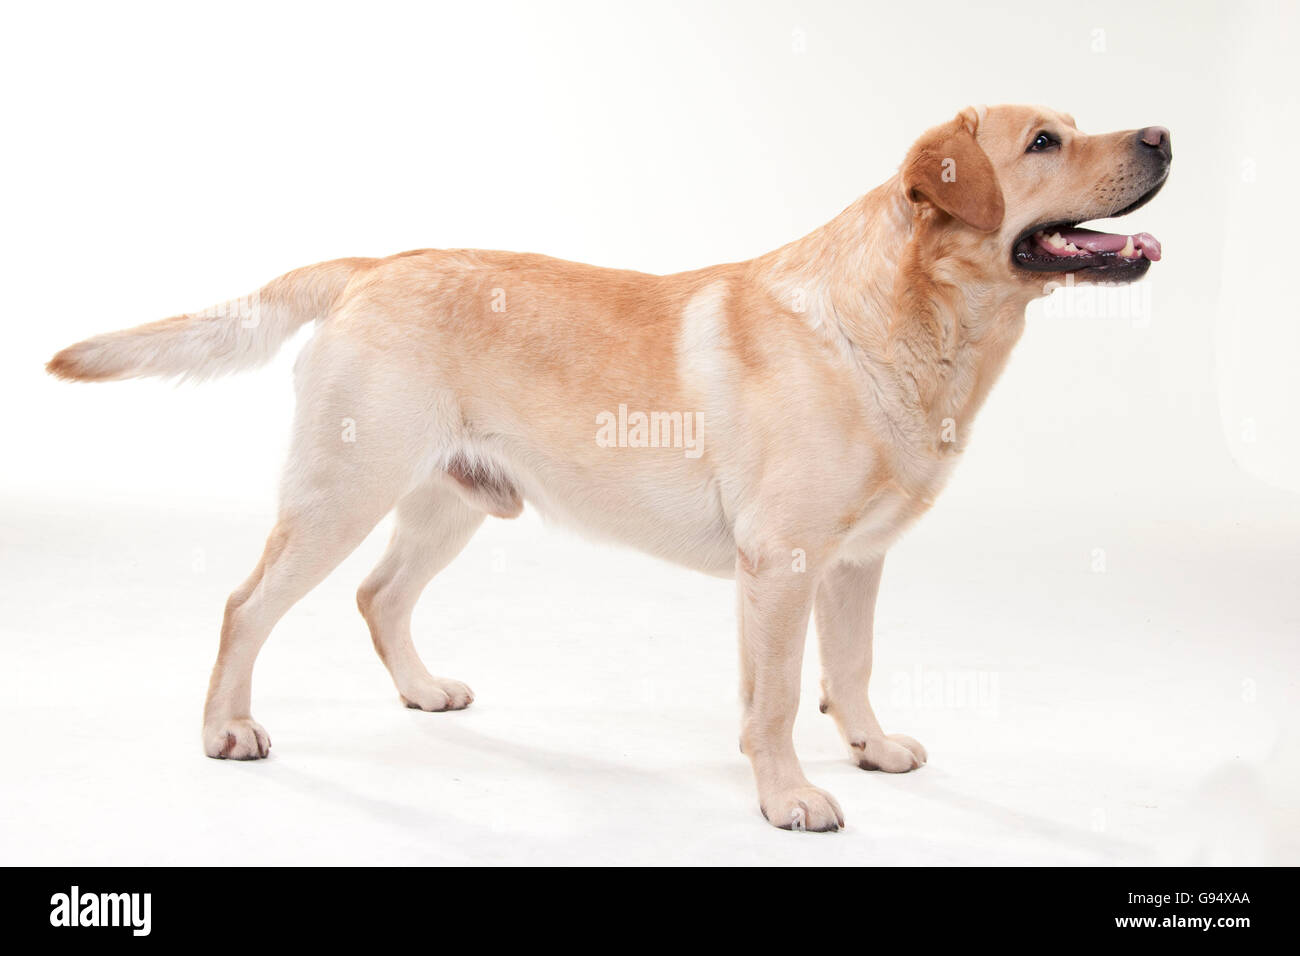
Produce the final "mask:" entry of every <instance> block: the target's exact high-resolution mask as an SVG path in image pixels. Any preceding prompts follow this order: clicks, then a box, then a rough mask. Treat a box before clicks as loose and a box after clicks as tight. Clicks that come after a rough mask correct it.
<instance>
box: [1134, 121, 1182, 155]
mask: <svg viewBox="0 0 1300 956" xmlns="http://www.w3.org/2000/svg"><path fill="white" fill-rule="evenodd" d="M1137 140H1138V150H1139V152H1140V151H1142V150H1143V149H1154V150H1156V151H1158V152H1159V153H1160V154H1161V155H1162V156H1164V158H1165V159H1173V158H1174V147H1173V144H1172V143H1171V142H1170V140H1169V130H1167V129H1165V128H1164V127H1163V126H1148V127H1147V128H1146V129H1140V130H1138V132H1137Z"/></svg>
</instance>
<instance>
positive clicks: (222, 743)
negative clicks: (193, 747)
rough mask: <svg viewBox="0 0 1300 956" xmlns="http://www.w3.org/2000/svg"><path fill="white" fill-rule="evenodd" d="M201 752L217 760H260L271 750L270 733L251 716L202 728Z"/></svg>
mask: <svg viewBox="0 0 1300 956" xmlns="http://www.w3.org/2000/svg"><path fill="white" fill-rule="evenodd" d="M203 752H204V753H205V754H207V755H208V756H209V757H215V758H216V759H218V760H260V759H262V758H263V757H265V756H266V755H267V754H269V753H270V752H271V735H270V734H268V733H267V732H266V730H265V729H264V728H263V727H262V725H261V724H259V723H258V722H257V721H255V720H253V718H251V717H236V718H234V719H232V720H227V721H219V722H216V723H213V724H211V725H209V726H207V727H204V728H203Z"/></svg>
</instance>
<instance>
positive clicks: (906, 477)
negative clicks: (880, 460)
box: [840, 454, 957, 561]
mask: <svg viewBox="0 0 1300 956" xmlns="http://www.w3.org/2000/svg"><path fill="white" fill-rule="evenodd" d="M956 458H957V455H956V454H951V455H943V456H940V457H935V458H933V459H932V460H929V461H926V462H924V463H923V464H920V465H913V467H911V468H909V469H908V470H907V471H906V472H903V471H900V470H891V471H890V472H889V473H888V474H887V476H886V477H885V478H884V479H883V480H881V481H879V483H878V485H877V487H876V488H875V489H874V490H873V492H872V493H871V494H870V495H869V496H868V498H867V499H866V501H865V502H864V503H863V505H862V506H861V508H860V509H858V510H857V512H856V513H855V515H854V516H853V518H852V519H851V520H850V521H849V522H848V525H847V528H846V533H845V535H844V537H843V543H842V545H841V549H840V551H841V556H842V557H844V558H846V559H849V560H855V561H866V560H871V559H874V558H877V557H880V556H882V555H883V554H884V553H885V551H886V550H887V549H888V548H889V546H890V545H892V544H893V543H894V541H895V540H897V539H898V536H899V535H900V534H902V533H903V532H904V531H906V530H907V528H909V527H910V526H911V525H912V524H913V523H914V522H915V521H916V520H917V519H918V518H920V517H921V515H923V514H925V513H926V512H927V511H928V510H930V507H931V506H932V505H933V504H934V500H935V498H936V497H937V496H938V494H939V493H940V492H941V491H942V490H943V486H944V484H945V483H946V482H947V480H948V476H949V475H950V474H951V472H952V468H953V465H954V463H955V459H956Z"/></svg>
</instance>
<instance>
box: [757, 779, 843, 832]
mask: <svg viewBox="0 0 1300 956" xmlns="http://www.w3.org/2000/svg"><path fill="white" fill-rule="evenodd" d="M759 809H761V810H762V811H763V816H764V817H766V818H767V822H768V823H770V824H772V826H774V827H780V828H781V829H782V830H811V831H813V832H815V833H821V832H823V831H826V830H838V829H839V828H840V827H842V826H844V811H843V810H841V809H840V805H839V804H838V803H836V802H835V798H834V797H832V796H831V795H830V794H829V793H827V792H826V791H825V790H822V789H819V788H818V787H814V786H812V785H811V784H809V785H805V786H802V787H793V788H791V789H789V790H783V791H781V792H779V793H775V794H769V795H768V796H767V798H766V799H765V800H761V801H760V803H759Z"/></svg>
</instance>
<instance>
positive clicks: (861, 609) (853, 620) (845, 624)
mask: <svg viewBox="0 0 1300 956" xmlns="http://www.w3.org/2000/svg"><path fill="white" fill-rule="evenodd" d="M884 563H885V559H884V558H883V557H882V558H878V559H876V560H875V561H872V562H869V563H867V564H837V565H835V566H834V567H832V568H830V569H829V570H828V571H827V572H826V574H825V575H823V576H822V578H821V580H820V581H819V582H818V585H817V601H816V604H817V637H818V640H819V642H820V644H821V652H822V701H821V709H822V712H823V713H826V714H830V715H831V717H833V718H834V719H835V723H836V724H837V725H838V726H839V728H840V733H841V734H843V736H844V740H845V742H846V743H847V744H848V745H849V753H850V754H851V756H852V757H853V760H854V761H855V762H856V763H857V765H858V766H859V767H861V768H862V769H863V770H887V771H889V772H890V773H905V772H907V771H908V770H915V769H916V768H917V767H920V766H922V765H923V764H924V763H925V760H926V755H925V748H924V747H922V746H921V745H920V744H919V743H917V742H916V741H915V740H913V739H912V738H911V737H908V736H906V735H904V734H886V733H885V732H884V731H883V730H881V728H880V721H878V720H877V719H876V714H875V711H873V710H872V709H871V701H870V700H868V698H867V684H868V682H870V680H871V642H872V637H873V622H872V619H873V618H874V617H875V613H876V593H877V592H878V591H879V590H880V571H881V568H882V566H883V565H884Z"/></svg>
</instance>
